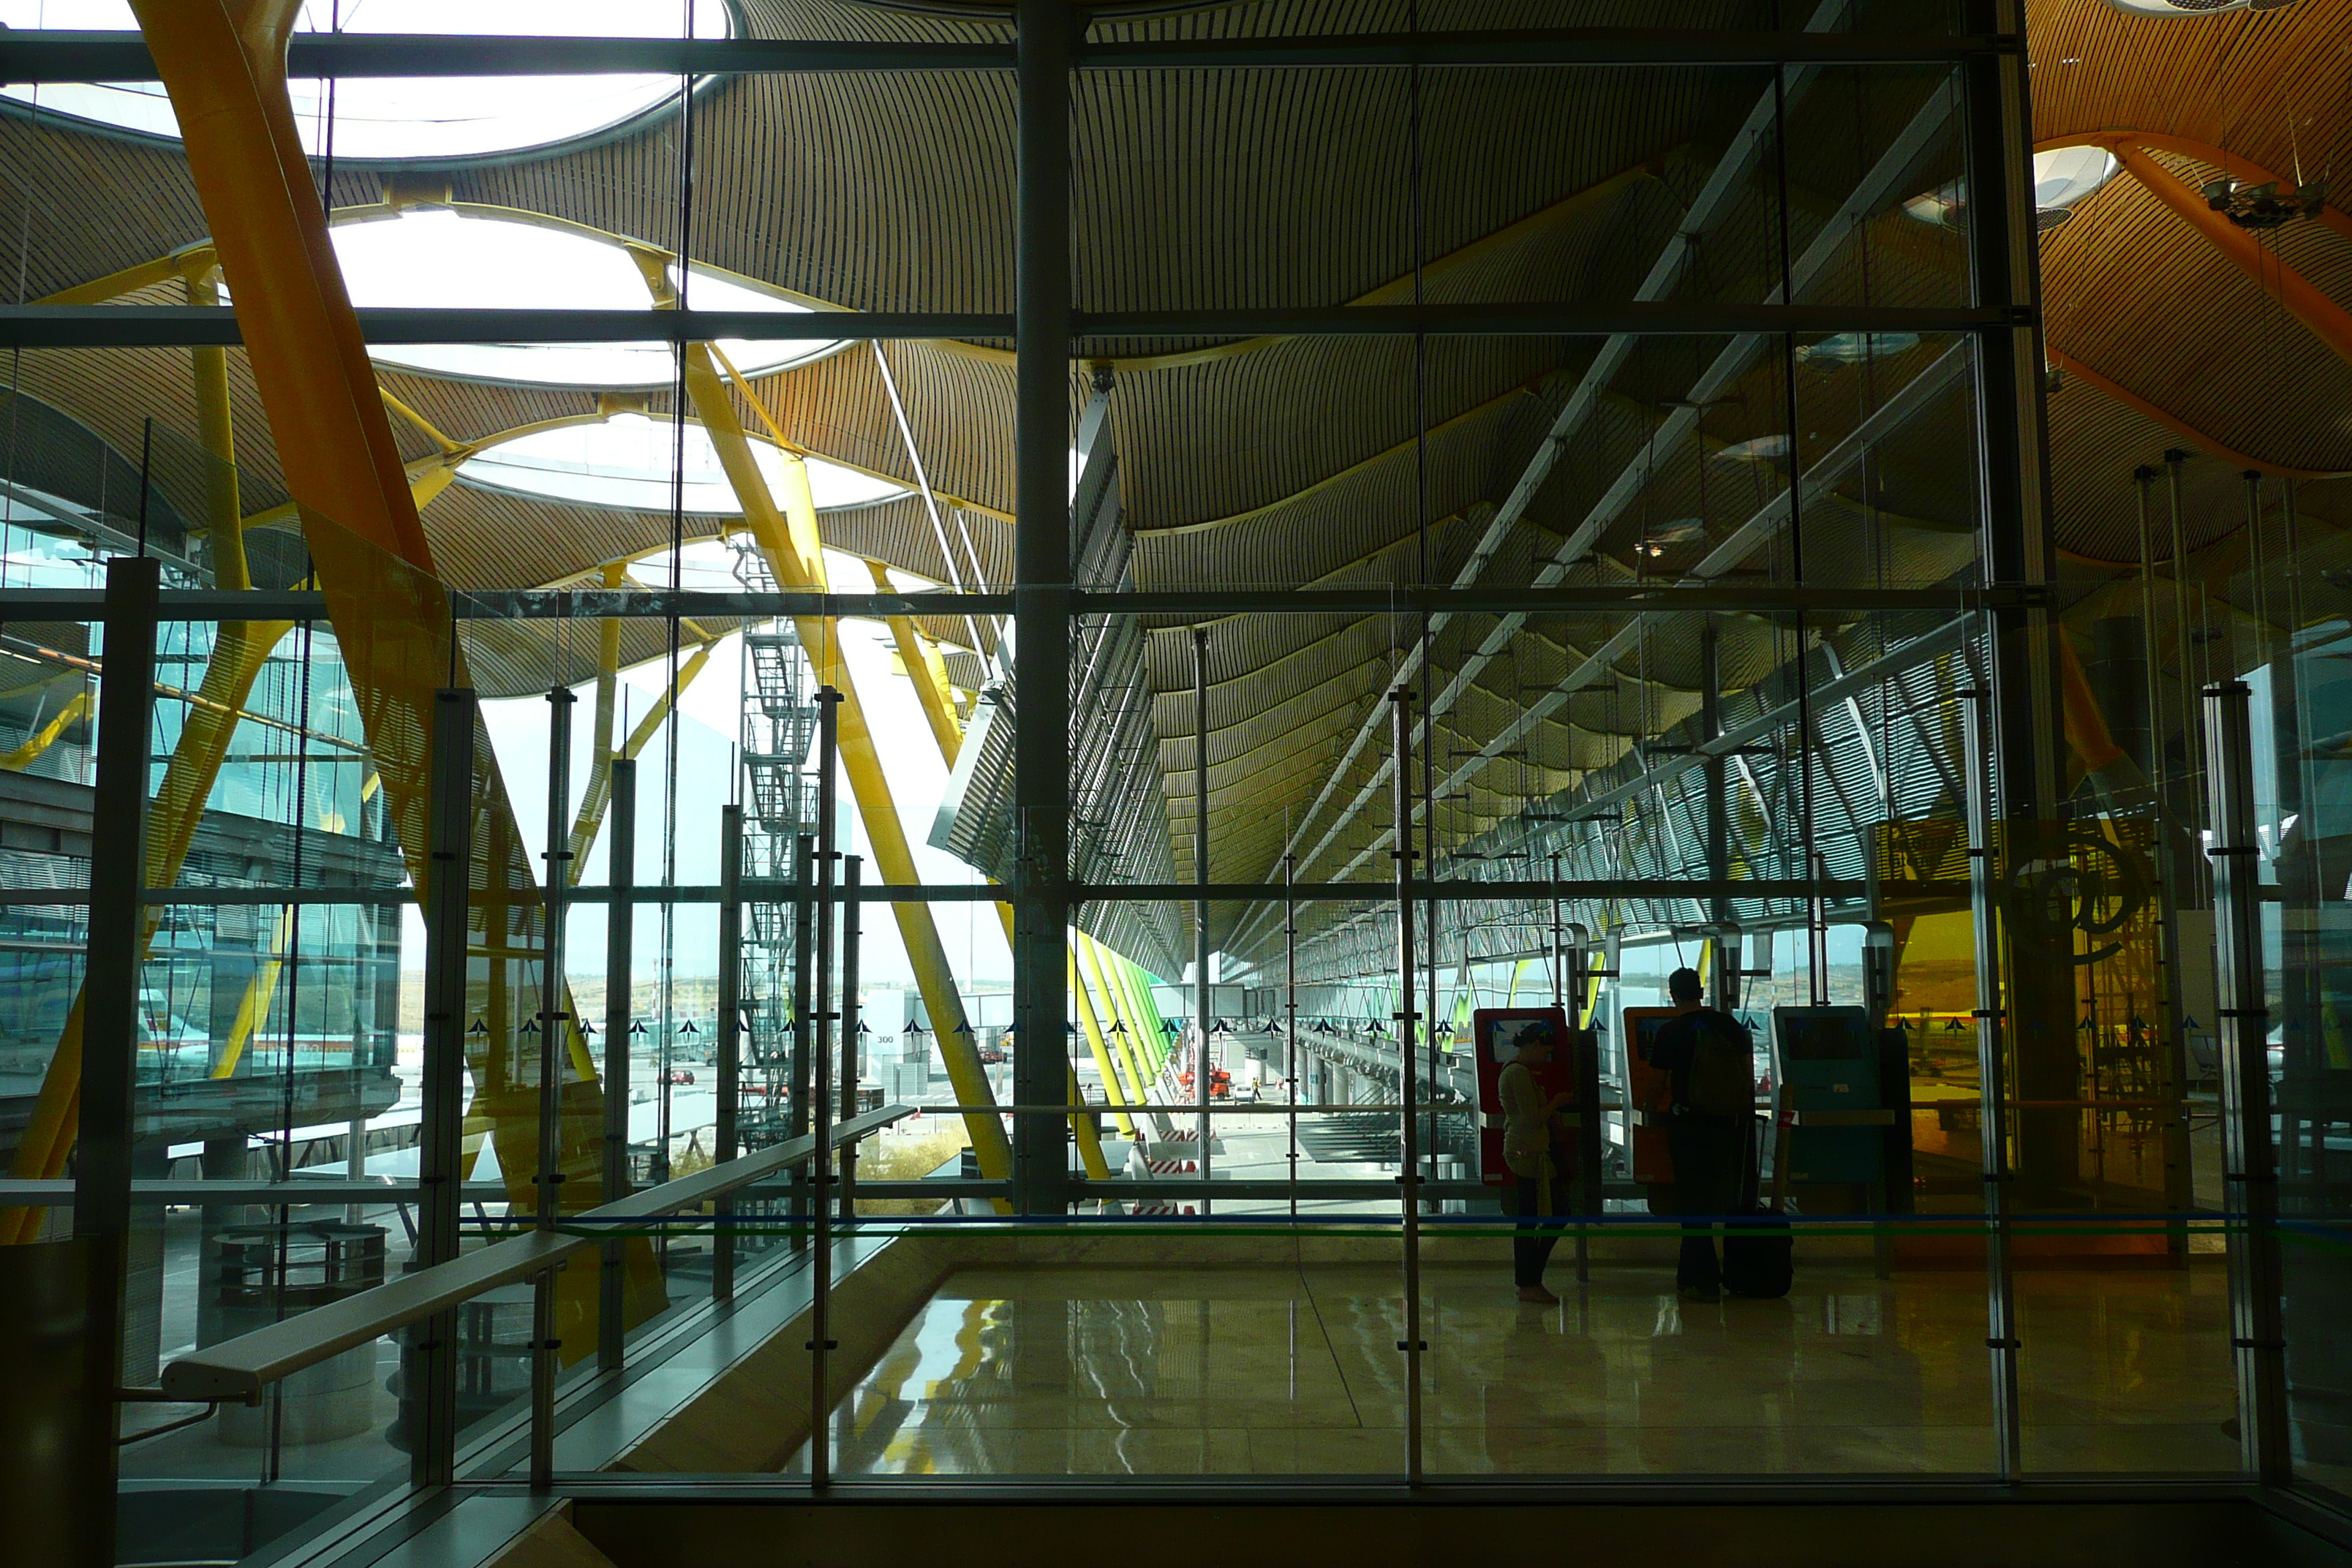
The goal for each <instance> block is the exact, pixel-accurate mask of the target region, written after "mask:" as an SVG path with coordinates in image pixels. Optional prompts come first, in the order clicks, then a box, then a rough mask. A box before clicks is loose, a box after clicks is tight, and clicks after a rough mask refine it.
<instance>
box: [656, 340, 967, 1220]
mask: <svg viewBox="0 0 2352 1568" xmlns="http://www.w3.org/2000/svg"><path fill="white" fill-rule="evenodd" d="M686 391H687V396H688V400H689V401H690V402H691V403H692V404H693V405H694V411H695V413H696V414H697V415H698V416H699V417H700V418H701V420H702V426H703V429H704V430H705V432H707V433H708V434H709V437H710V445H711V447H712V448H713V450H715V451H716V452H717V453H718V455H719V467H720V468H723V469H725V470H726V473H727V478H728V481H729V482H730V484H731V485H732V486H733V487H734V490H735V499H736V500H737V501H738V502H739V503H740V504H741V506H742V508H743V521H745V522H746V523H748V524H750V525H751V537H752V539H753V541H754V542H756V543H757V544H758V546H759V549H760V553H761V555H762V556H763V557H765V558H766V560H767V563H768V570H769V571H770V572H771V573H772V574H774V575H775V579H776V581H777V583H778V584H781V585H782V587H784V588H786V589H803V590H814V591H817V592H823V591H824V589H825V587H826V585H827V584H826V581H825V571H824V552H823V549H822V547H821V546H820V545H819V543H818V541H817V531H816V502H815V500H814V497H812V496H811V494H810V493H809V483H808V465H807V464H806V463H804V462H803V461H802V460H801V459H800V458H799V457H798V456H797V455H796V454H793V453H790V452H787V453H786V454H785V455H784V482H783V492H784V493H783V500H782V506H779V505H778V504H777V499H776V497H774V496H773V495H772V494H771V493H770V492H769V489H768V483H767V480H766V479H764V478H763V477H762V476H761V473H760V469H759V465H758V464H757V463H756V462H755V461H754V460H753V458H752V456H751V439H750V437H747V436H745V435H744V433H743V424H742V421H741V420H740V419H738V418H737V417H736V416H735V406H734V405H733V403H732V402H731V401H730V399H729V397H728V395H727V383H726V381H725V380H724V379H723V378H722V377H721V376H720V374H719V367H718V365H717V364H716V363H715V362H714V361H713V360H712V358H711V353H710V349H709V345H708V344H705V343H688V345H687V347H686ZM793 624H794V626H795V627H796V628H797V629H798V631H799V633H800V638H801V647H802V649H803V651H804V652H805V653H806V654H807V655H808V658H809V662H810V663H811V664H812V665H814V667H815V669H816V678H817V680H818V681H819V683H820V684H822V685H825V686H830V687H832V688H833V689H835V691H838V692H840V693H841V699H842V700H841V718H840V746H841V763H842V769H843V771H844V772H845V773H847V774H848V775H849V789H850V794H851V795H853V796H855V797H856V801H857V815H858V818H859V820H860V821H862V822H864V823H865V824H866V839H867V841H868V842H869V843H871V844H872V846H873V848H874V863H875V868H876V869H877V870H878V871H879V872H880V873H881V875H882V880H883V881H884V882H886V883H897V884H898V885H900V886H902V887H911V886H913V885H914V884H916V883H918V882H919V881H920V880H921V878H920V877H919V875H918V874H917V873H916V870H915V856H914V851H913V850H912V849H911V848H910V847H908V843H907V835H906V829H905V828H904V827H903V826H901V824H900V823H899V821H898V804H897V802H896V801H895V800H894V799H893V798H892V797H891V794H890V781H889V780H888V779H887V777H885V776H884V774H883V772H882V759H881V757H880V756H879V755H878V754H877V752H876V751H875V749H874V736H873V733H872V731H869V730H868V729H867V728H866V710H865V707H864V706H863V704H861V703H860V702H859V701H858V698H857V682H856V680H855V679H852V678H851V676H850V673H849V662H848V660H846V659H845V658H843V657H842V655H841V646H840V642H839V639H837V638H836V637H834V636H833V629H832V627H830V626H827V625H826V624H825V622H824V619H823V618H822V617H821V616H803V617H799V618H797V619H796V620H795V621H794V623H793ZM890 912H891V914H892V915H893V916H894V917H896V919H897V920H898V936H899V940H900V941H902V942H905V943H906V947H907V962H908V966H909V967H911V968H912V969H913V970H914V972H915V989H916V990H917V991H918V992H919V993H920V994H921V995H922V998H923V1010H924V1011H925V1012H927V1013H929V1015H930V1018H931V1028H932V1031H933V1037H934V1038H936V1039H937V1040H938V1041H939V1043H940V1058H941V1059H942V1060H943V1061H944V1062H945V1064H946V1066H947V1069H948V1081H949V1083H950V1084H951V1085H953V1086H954V1088H955V1092H956V1103H957V1104H959V1105H964V1106H971V1107H975V1108H981V1107H992V1106H993V1105H994V1104H995V1103H996V1097H995V1094H994V1092H993V1091H992V1089H990V1088H989V1084H988V1073H987V1070H986V1069H985V1068H982V1066H981V1061H980V1047H979V1046H978V1045H977V1044H976V1043H975V1042H974V1040H973V1037H972V1035H971V1026H970V1025H969V1024H968V1023H967V1022H966V1020H965V1017H964V1011H963V998H962V996H961V994H958V992H957V991H956V985H955V972H954V971H953V970H952V969H951V968H950V966H949V963H948V952H947V948H946V945H945V944H944V943H942V942H940V931H939V927H938V926H937V925H936V924H935V923H933V921H932V920H931V910H930V906H929V905H928V904H893V905H891V906H890ZM964 1130H965V1131H966V1133H967V1134H968V1135H969V1136H970V1138H971V1146H972V1150H973V1152H974V1153H975V1154H976V1155H977V1156H978V1158H979V1161H980V1170H981V1174H982V1176H984V1177H986V1178H987V1179H988V1180H990V1181H1005V1180H1009V1179H1010V1178H1011V1176H1012V1174H1013V1145H1012V1142H1011V1141H1010V1140H1009V1139H1007V1138H1006V1137H1005V1135H1004V1123H1003V1120H1002V1119H1001V1118H1000V1117H999V1116H998V1115H997V1114H996V1112H995V1111H994V1110H983V1109H974V1110H967V1111H966V1112H965V1113H964Z"/></svg>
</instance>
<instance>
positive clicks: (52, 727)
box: [0, 690, 90, 773]
mask: <svg viewBox="0 0 2352 1568" xmlns="http://www.w3.org/2000/svg"><path fill="white" fill-rule="evenodd" d="M89 710H90V706H89V692H88V691H86V690H84V691H77V692H75V693H74V694H73V696H72V697H70V698H68V700H66V705H65V706H64V707H62V708H60V709H58V712H57V717H55V718H53V719H51V720H50V721H48V722H47V723H46V724H44V725H42V726H41V729H40V732H39V733H37V734H36V735H34V736H33V737H32V738H31V739H29V740H27V741H26V742H25V743H24V744H23V745H21V746H19V747H17V748H16V750H15V751H13V752H9V753H8V754H7V755H5V756H0V768H5V769H7V770H8V771H9V772H10V773H20V772H22V771H23V770H24V769H26V768H28V767H30V766H32V765H33V762H34V760H35V759H36V758H37V757H38V756H40V754H41V753H42V752H46V751H47V750H48V749H49V748H50V747H51V746H54V745H56V744H57V743H58V736H60V735H62V734H64V733H65V732H66V729H67V727H68V725H70V724H72V722H73V721H75V720H77V719H79V718H80V717H81V716H82V715H83V714H85V713H88V712H89Z"/></svg>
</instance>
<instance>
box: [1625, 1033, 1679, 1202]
mask: <svg viewBox="0 0 2352 1568" xmlns="http://www.w3.org/2000/svg"><path fill="white" fill-rule="evenodd" d="M1673 1016H1675V1009H1674V1008H1672V1007H1628V1008H1626V1009H1625V1033H1624V1035H1623V1037H1622V1038H1623V1039H1624V1042H1625V1119H1626V1121H1629V1122H1630V1123H1632V1125H1633V1180H1634V1181H1636V1182H1638V1183H1641V1184H1643V1185H1647V1186H1663V1185H1670V1184H1672V1183H1673V1182H1674V1179H1675V1157H1674V1153H1673V1152H1672V1151H1671V1150H1670V1149H1669V1148H1668V1147H1667V1144H1666V1117H1665V1114H1664V1112H1665V1109H1666V1091H1667V1076H1666V1074H1665V1073H1664V1072H1663V1071H1661V1070H1660V1069H1659V1068H1654V1067H1652V1066H1651V1065H1650V1043H1651V1042H1652V1041H1654V1040H1655V1039H1656V1038H1657V1037H1658V1031H1659V1029H1661V1028H1663V1027H1664V1026H1665V1022H1666V1020H1667V1019H1669V1018H1671V1017H1673Z"/></svg>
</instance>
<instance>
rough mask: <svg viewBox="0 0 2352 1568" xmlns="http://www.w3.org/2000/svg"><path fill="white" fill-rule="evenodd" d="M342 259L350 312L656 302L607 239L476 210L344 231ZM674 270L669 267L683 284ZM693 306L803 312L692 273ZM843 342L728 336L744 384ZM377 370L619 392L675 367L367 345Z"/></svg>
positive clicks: (532, 347) (642, 351) (617, 356)
mask: <svg viewBox="0 0 2352 1568" xmlns="http://www.w3.org/2000/svg"><path fill="white" fill-rule="evenodd" d="M332 234H333V237H334V245H335V258H336V259H337V260H338V261H340V262H341V264H342V268H343V281H344V284H345V286H346V287H347V288H349V289H350V290H351V295H352V304H354V305H362V306H408V307H435V306H437V307H474V308H478V309H486V310H487V309H503V310H646V311H650V310H652V309H653V296H652V294H651V293H649V292H648V291H647V289H646V284H645V278H644V275H643V274H642V273H640V272H639V271H638V270H637V264H636V263H635V261H634V260H632V259H631V258H630V257H629V253H628V252H627V251H625V250H624V249H623V248H622V247H620V246H619V245H617V244H615V243H614V242H613V241H611V240H608V239H602V238H596V237H591V236H589V235H585V234H582V233H579V232H578V231H576V230H572V229H567V228H557V227H551V226H545V225H541V224H536V223H530V222H525V221H522V220H520V219H517V218H509V217H497V216H487V215H484V214H482V213H480V212H478V211H465V212H457V211H451V210H448V209H446V208H419V209H411V210H409V211H406V212H404V213H402V214H400V215H399V216H396V217H393V216H387V217H382V218H369V219H365V220H363V221H359V222H346V223H339V224H337V225H336V226H335V227H334V229H333V230H332ZM676 271H677V268H675V267H674V266H673V267H672V268H671V273H672V282H673V283H675V282H676ZM687 303H688V305H689V306H691V307H693V308H695V309H697V310H774V311H785V312H804V311H806V310H808V309H809V307H808V306H807V305H804V304H802V303H800V302H799V301H797V300H788V299H785V298H783V297H782V296H781V295H777V294H772V293H769V292H767V291H766V290H764V289H754V288H751V287H750V286H749V285H747V284H743V283H739V282H735V281H733V280H731V279H728V278H725V277H722V276H719V275H718V274H716V273H713V272H710V271H708V270H706V269H704V268H699V267H697V268H692V276H691V277H690V278H689V279H688V283H687ZM840 346H841V345H840V344H839V343H838V342H794V341H791V340H782V341H775V342H742V341H740V340H729V339H721V340H720V341H719V351H720V352H721V353H724V354H725V355H726V356H727V358H728V360H729V362H730V363H732V364H733V365H734V366H735V368H736V369H737V370H740V371H741V372H742V373H743V374H745V375H764V374H768V373H770V372H772V371H778V370H782V369H785V368H787V367H788V366H791V365H795V364H800V363H805V362H806V361H809V360H813V359H816V358H819V357H821V356H823V355H824V354H828V353H832V352H833V351H834V350H835V349H836V348H838V347H840ZM368 354H369V357H371V358H373V360H375V361H376V363H379V364H388V365H394V366H397V367H399V368H401V369H403V370H414V371H420V372H422V373H424V374H426V375H439V376H448V377H451V378H453V379H457V380H463V381H495V382H506V383H511V384H520V385H526V386H584V387H598V388H605V389H613V390H623V389H628V388H644V387H657V386H667V385H669V384H671V382H672V380H673V378H674V377H675V375H676V361H675V359H674V357H673V356H672V354H671V353H670V347H669V345H668V344H667V343H665V342H661V341H659V340H658V339H649V340H647V341H646V342H624V343H393V344H371V345H370V346H369V348H368Z"/></svg>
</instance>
